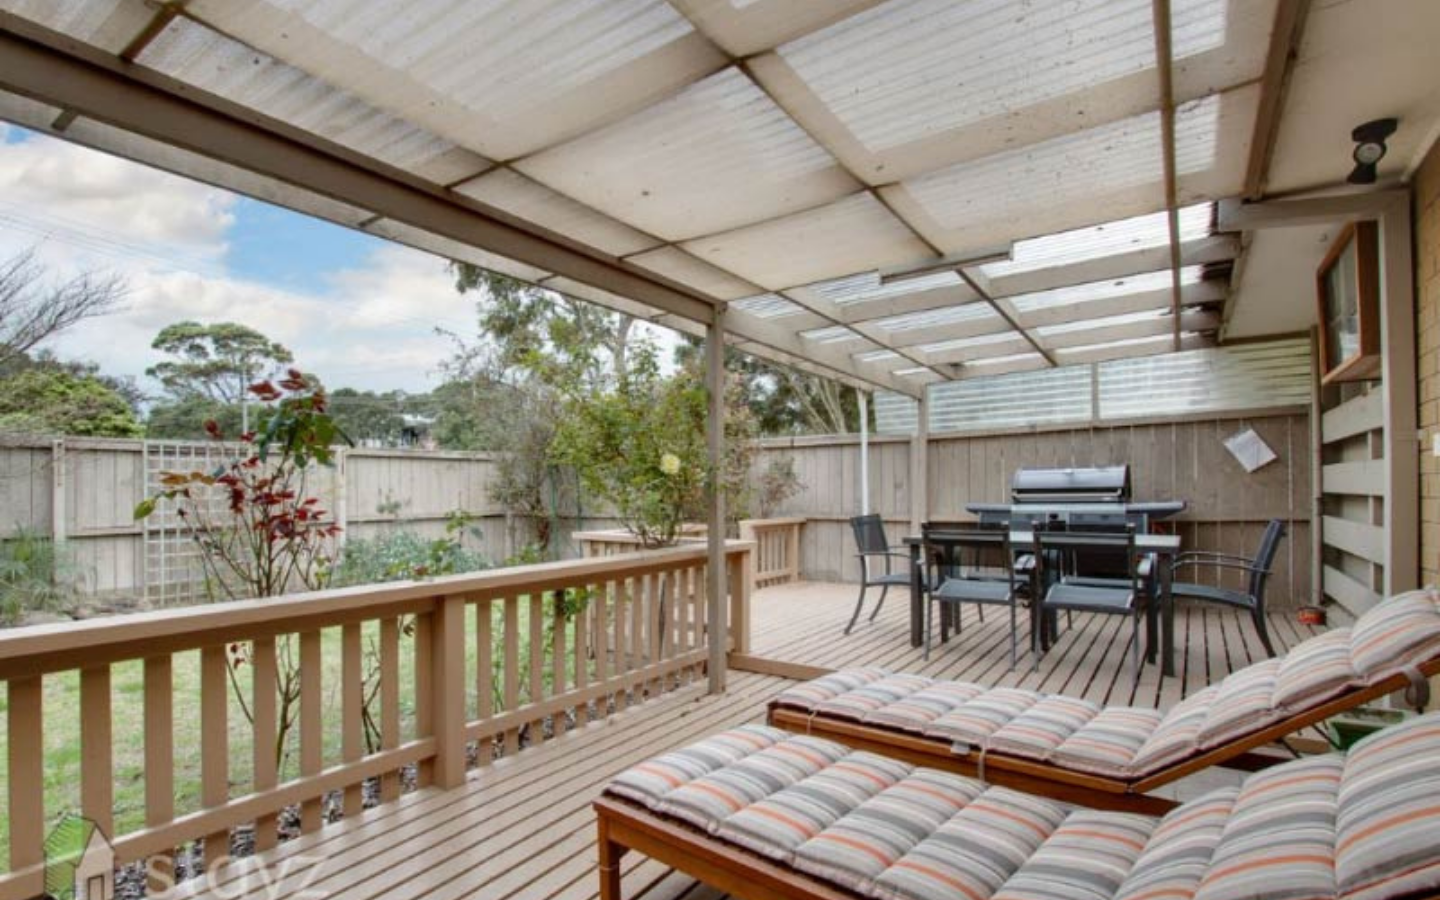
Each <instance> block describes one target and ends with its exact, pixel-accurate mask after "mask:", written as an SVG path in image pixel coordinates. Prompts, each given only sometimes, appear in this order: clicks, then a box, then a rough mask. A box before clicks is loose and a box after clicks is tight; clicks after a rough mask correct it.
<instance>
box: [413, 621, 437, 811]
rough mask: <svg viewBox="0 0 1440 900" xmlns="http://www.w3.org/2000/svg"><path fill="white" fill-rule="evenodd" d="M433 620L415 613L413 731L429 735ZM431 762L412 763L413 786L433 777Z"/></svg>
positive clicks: (426, 784) (432, 701) (432, 723)
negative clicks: (414, 764)
mask: <svg viewBox="0 0 1440 900" xmlns="http://www.w3.org/2000/svg"><path fill="white" fill-rule="evenodd" d="M434 634H435V631H434V623H433V621H432V620H431V618H430V613H428V612H426V613H420V614H419V615H417V616H415V735H416V737H429V736H431V735H433V734H434V733H435V691H434V683H433V682H434V678H435V670H434V668H433V654H434V652H435V642H434ZM434 774H435V763H434V761H433V760H429V759H426V760H421V761H420V763H419V765H417V766H416V767H415V786H416V787H429V786H430V783H431V782H432V781H433V780H434Z"/></svg>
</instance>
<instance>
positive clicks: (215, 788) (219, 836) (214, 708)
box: [200, 644, 230, 870]
mask: <svg viewBox="0 0 1440 900" xmlns="http://www.w3.org/2000/svg"><path fill="white" fill-rule="evenodd" d="M228 665H230V663H229V660H227V659H226V658H225V646H224V645H223V644H221V645H219V646H214V645H212V646H209V647H205V648H202V649H201V651H200V803H201V805H202V806H204V807H205V808H206V809H213V808H215V807H217V806H221V805H223V804H224V803H225V801H227V800H229V799H230V715H229V713H230V695H229V690H230V684H229V673H228V672H227V671H226V667H227V666H228ZM204 840H205V868H206V869H207V870H209V869H210V868H211V867H212V866H214V865H215V864H216V863H217V862H219V861H220V860H221V859H224V858H225V857H228V856H229V855H230V833H229V832H228V831H216V832H212V833H210V834H207V835H205V838H204Z"/></svg>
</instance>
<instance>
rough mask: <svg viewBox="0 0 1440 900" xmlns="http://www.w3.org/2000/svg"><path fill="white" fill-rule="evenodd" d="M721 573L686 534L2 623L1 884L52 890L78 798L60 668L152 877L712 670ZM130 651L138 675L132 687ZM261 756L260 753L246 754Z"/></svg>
mask: <svg viewBox="0 0 1440 900" xmlns="http://www.w3.org/2000/svg"><path fill="white" fill-rule="evenodd" d="M750 552H751V547H750V545H748V544H745V543H741V542H732V543H731V544H730V545H729V547H728V548H727V566H728V567H729V574H728V578H729V584H730V588H729V592H730V596H729V597H728V600H727V603H726V610H727V612H726V615H727V616H728V619H729V623H728V625H726V624H725V623H721V626H720V627H726V628H727V630H728V634H729V641H730V644H731V646H732V647H733V648H734V649H735V650H736V651H737V652H743V651H744V649H745V648H747V647H748V643H749V641H748V624H746V623H748V621H749V616H748V604H749V599H750V598H749V593H748V590H747V579H746V578H745V577H744V574H743V573H744V572H745V570H746V569H747V568H748V566H749V564H750V563H749V560H748V556H749V555H750ZM705 584H706V552H705V549H704V548H703V547H679V548H672V549H667V550H660V551H652V552H644V553H631V554H625V555H621V556H611V557H605V558H603V559H589V560H576V561H568V562H560V563H547V564H542V565H535V566H523V567H516V568H511V569H505V570H501V571H495V572H485V573H480V574H476V575H464V576H455V577H450V578H441V579H436V580H434V581H427V582H405V583H399V584H387V585H374V586H370V587H364V588H355V589H346V590H334V591H325V592H319V593H313V594H300V595H293V596H289V597H283V598H274V599H268V600H260V601H242V602H237V603H225V604H217V605H207V606H202V607H192V608H189V609H183V610H163V611H155V612H149V613H141V614H137V615H133V616H125V617H116V618H110V619H97V620H91V621H87V622H78V623H73V624H69V625H66V626H63V627H62V626H40V627H35V628H24V629H15V630H13V631H10V632H5V633H0V681H4V682H5V683H6V696H7V698H8V706H7V711H6V726H7V736H8V740H7V743H8V750H7V756H8V772H7V774H8V788H9V789H8V796H7V798H6V803H7V805H6V807H5V812H6V821H7V822H8V825H9V848H8V849H9V872H8V874H0V900H23V898H28V897H33V896H39V895H40V894H41V893H42V892H43V890H44V888H45V885H44V882H43V868H44V846H43V843H42V842H43V839H44V836H45V834H46V831H47V825H48V824H49V822H50V821H51V819H50V817H51V816H53V815H54V814H55V813H57V812H60V810H54V809H46V806H45V793H44V792H45V789H46V782H47V778H46V777H45V776H46V765H47V763H46V746H47V743H46V736H47V731H48V730H49V728H50V726H52V725H54V724H56V719H55V716H56V715H58V714H59V713H58V712H57V713H52V711H51V710H50V709H49V708H48V704H47V699H46V698H47V693H48V692H47V691H46V690H45V689H44V688H45V687H46V682H47V681H49V680H50V679H55V678H57V677H58V678H62V679H63V678H64V677H66V676H67V675H73V674H74V673H77V672H78V673H79V681H80V711H81V716H80V718H81V737H80V743H81V747H80V752H79V758H80V809H79V810H77V812H81V813H83V814H84V815H85V816H86V817H88V818H89V819H91V820H92V821H94V822H95V823H97V824H98V825H99V826H100V827H101V828H103V829H104V830H105V832H106V833H107V834H109V835H110V836H111V838H112V843H113V846H114V849H115V852H116V861H117V862H118V863H121V864H124V863H128V862H133V861H137V860H142V859H147V858H149V859H150V864H151V866H152V872H163V871H164V867H165V865H167V860H170V859H173V857H172V854H173V852H174V848H175V847H177V846H179V845H182V844H185V843H186V842H190V841H194V840H197V839H198V840H203V841H204V856H205V859H206V861H207V863H209V862H212V861H214V860H216V859H218V858H220V857H221V856H224V855H227V854H228V852H229V846H230V842H229V833H230V831H231V830H232V829H234V828H236V827H238V826H241V825H245V824H248V823H254V825H255V841H256V846H257V848H258V849H261V850H264V849H267V848H269V847H272V846H274V844H275V843H276V840H277V828H276V825H277V816H278V815H279V814H280V813H281V812H282V811H284V810H285V809H286V808H287V807H295V806H298V807H299V809H300V822H301V829H302V830H303V831H307V832H308V831H314V830H316V829H318V828H320V827H321V825H322V824H323V821H322V802H323V798H324V796H325V795H326V794H328V793H331V792H340V794H341V797H342V799H341V801H340V806H341V809H342V811H343V815H344V816H353V815H356V814H358V813H359V811H360V810H361V808H362V790H363V784H364V783H365V782H367V781H370V780H372V779H373V780H378V792H379V796H380V799H381V800H382V801H384V800H390V799H393V798H395V797H397V796H398V795H399V793H400V791H401V786H402V776H403V775H404V772H403V770H405V769H406V768H407V767H412V766H413V767H415V771H414V783H415V784H417V785H420V786H424V785H426V784H432V783H433V784H436V785H438V786H441V787H455V786H458V785H459V784H460V783H461V781H462V780H463V779H464V776H465V771H466V766H467V755H470V756H472V757H473V758H474V760H475V761H476V764H478V765H481V766H483V765H487V764H489V763H490V762H491V760H492V759H493V757H494V755H495V754H496V753H499V754H502V755H503V754H511V753H515V752H517V751H520V748H521V747H522V746H525V747H533V746H536V745H538V744H540V743H542V742H544V741H547V740H551V739H553V738H555V737H558V736H560V735H561V734H564V733H565V732H566V731H569V730H572V729H575V728H580V727H582V726H584V725H585V724H586V723H587V722H590V721H594V720H596V719H604V718H605V717H606V716H607V715H608V714H609V712H610V711H611V710H614V709H623V708H625V706H626V705H627V704H628V703H632V702H639V701H640V700H641V699H643V698H645V697H650V696H656V695H658V694H660V693H663V692H666V691H670V690H674V689H676V688H678V687H679V686H681V685H684V684H687V683H689V682H691V681H693V680H695V679H696V678H697V677H698V676H699V673H700V672H701V670H702V669H703V667H704V664H705V661H706V658H707V654H706V632H707V629H709V628H710V627H712V625H713V624H714V623H711V622H709V621H708V619H707V602H706V596H705ZM567 613H568V616H567ZM567 619H568V622H567ZM337 639H338V656H339V660H340V661H339V666H338V672H336V671H329V672H327V671H326V669H325V656H326V653H327V651H326V650H324V649H322V648H324V647H327V646H328V647H332V648H333V647H334V646H335V642H336V640H337ZM237 647H243V648H245V649H246V657H245V659H246V661H247V663H248V665H247V667H246V669H247V675H248V680H249V682H250V683H249V685H248V686H246V687H245V688H244V689H243V694H244V699H243V701H242V702H244V703H246V704H248V707H247V708H248V710H249V716H248V718H249V719H250V721H251V723H252V724H251V727H250V728H249V734H248V735H245V737H247V738H249V741H248V743H249V745H250V747H248V748H237V747H234V746H232V743H231V741H232V735H233V734H234V732H235V728H236V726H237V724H243V723H237V722H236V721H235V717H234V715H233V711H232V706H231V699H232V698H231V692H232V688H233V690H235V691H236V692H237V693H240V692H242V687H241V685H242V682H241V681H239V680H235V678H234V673H233V672H232V667H233V665H234V659H235V656H234V654H235V653H236V651H237ZM402 650H404V651H405V653H404V656H405V659H404V660H402ZM195 651H198V653H199V694H200V711H199V717H200V720H201V729H200V736H199V746H198V752H199V756H200V782H201V784H200V793H201V797H200V808H199V809H196V810H191V811H185V812H183V813H182V812H178V811H177V810H176V790H175V787H176V757H177V753H176V750H177V748H176V746H175V741H174V734H175V728H174V723H175V718H176V698H177V688H184V687H187V686H186V685H183V684H178V683H177V681H178V679H177V678H176V677H175V676H176V670H177V668H178V664H177V658H178V657H179V656H180V655H182V654H187V653H193V652H195ZM402 662H403V663H404V667H405V668H409V669H410V670H411V671H410V675H411V677H410V678H408V679H405V678H402V677H401V672H402ZM136 665H139V666H142V667H143V679H142V681H143V689H142V690H138V691H137V690H135V689H134V688H136V687H137V686H142V685H137V684H132V683H130V682H131V681H133V680H134V678H133V674H134V672H133V670H134V667H135V666H136ZM122 667H124V668H123V671H124V673H125V678H126V679H127V680H126V683H125V684H124V685H123V686H122V685H120V684H116V683H114V681H113V678H114V677H118V676H117V675H116V673H117V672H121V671H122ZM367 668H369V669H370V671H368V672H367V671H366V669H367ZM337 674H338V685H337V683H336V681H334V680H333V679H334V678H335V677H336V675H337ZM292 676H293V677H294V678H295V682H294V683H295V684H296V690H297V691H298V697H296V698H295V699H296V700H297V701H298V703H297V706H296V708H295V711H296V712H297V714H298V719H297V720H296V722H297V726H296V727H297V729H298V744H299V773H298V775H297V776H296V777H293V778H288V779H286V780H281V777H280V773H279V772H278V771H277V765H276V746H277V745H276V741H277V736H278V731H277V729H278V728H280V727H281V726H280V723H281V722H283V721H285V720H286V715H285V713H286V710H285V709H284V703H285V701H284V700H283V698H284V697H285V696H286V691H285V689H284V685H285V684H286V683H287V679H289V678H290V677H292ZM337 686H338V688H339V690H338V695H339V697H340V701H339V702H340V705H341V707H342V713H343V714H342V716H341V717H340V723H341V724H340V728H341V730H342V732H343V734H342V740H341V742H340V747H339V758H338V759H336V758H333V757H332V758H326V752H325V749H326V748H325V746H324V740H323V735H322V729H323V728H324V725H323V715H322V702H323V701H322V698H324V697H326V696H333V695H335V694H336V693H337V691H336V687H337ZM277 707H278V708H277ZM402 711H404V712H405V713H407V714H408V715H407V718H408V719H409V721H407V722H406V723H404V724H405V725H406V726H407V727H406V728H403V729H402ZM71 712H72V714H73V710H72V711H71ZM367 719H372V720H373V721H374V722H375V723H376V725H377V727H378V746H375V745H373V744H372V745H368V746H367V741H366V733H365V731H364V723H365V722H366V720H367ZM127 721H140V722H143V740H142V741H141V743H143V747H142V748H139V749H138V750H137V748H136V747H134V746H131V745H129V744H126V743H125V742H117V741H115V740H113V736H112V728H113V727H114V726H115V725H116V724H118V723H123V722H127ZM251 748H253V749H251ZM245 750H249V751H250V752H249V753H246V752H244V751H245ZM237 751H240V752H237ZM137 753H138V755H139V756H140V759H139V760H138V761H137V759H136V758H135V757H136V756H137ZM247 755H253V759H250V760H249V761H248V762H245V761H244V760H243V757H244V756H247ZM237 758H241V759H237ZM241 763H243V765H241ZM137 764H138V768H139V770H140V772H141V774H142V776H143V780H144V797H145V799H144V821H143V823H142V824H139V825H131V826H130V827H126V828H122V829H121V830H120V831H118V832H117V830H116V827H115V826H116V824H117V820H116V816H115V798H114V791H115V785H116V783H117V777H116V776H117V773H118V772H120V771H127V770H133V769H134V768H135V767H136V766H137ZM237 768H248V774H240V775H237V772H236V769H237ZM232 785H238V786H239V787H240V790H239V791H236V790H233V789H232Z"/></svg>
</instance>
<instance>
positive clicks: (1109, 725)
mask: <svg viewBox="0 0 1440 900" xmlns="http://www.w3.org/2000/svg"><path fill="white" fill-rule="evenodd" d="M1162 718H1163V714H1162V713H1161V712H1160V711H1159V710H1155V709H1142V708H1140V707H1134V706H1107V707H1105V708H1104V709H1103V710H1101V711H1100V714H1099V715H1097V716H1096V717H1095V718H1093V719H1091V720H1090V721H1089V722H1087V723H1086V724H1085V727H1084V728H1081V729H1080V730H1079V731H1077V732H1075V733H1074V734H1072V735H1070V736H1069V737H1068V738H1066V739H1065V742H1064V743H1063V744H1061V745H1060V746H1059V747H1056V748H1055V752H1054V753H1052V754H1050V761H1051V762H1053V763H1055V764H1056V765H1060V766H1064V767H1065V768H1067V769H1075V770H1077V771H1080V772H1093V773H1094V774H1096V775H1108V776H1111V777H1115V778H1123V777H1125V776H1128V775H1129V774H1130V772H1131V771H1132V769H1133V768H1134V762H1135V755H1136V754H1137V753H1139V752H1140V747H1141V746H1143V745H1144V743H1145V741H1146V740H1147V739H1148V738H1149V737H1150V735H1152V734H1154V733H1155V731H1156V729H1158V728H1159V727H1160V722H1161V720H1162Z"/></svg>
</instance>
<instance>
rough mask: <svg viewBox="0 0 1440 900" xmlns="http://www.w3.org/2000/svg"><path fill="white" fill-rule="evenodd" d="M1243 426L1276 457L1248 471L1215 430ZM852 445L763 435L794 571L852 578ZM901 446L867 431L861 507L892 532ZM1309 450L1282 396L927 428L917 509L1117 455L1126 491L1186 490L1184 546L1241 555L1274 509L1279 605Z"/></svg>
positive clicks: (985, 496) (897, 519)
mask: <svg viewBox="0 0 1440 900" xmlns="http://www.w3.org/2000/svg"><path fill="white" fill-rule="evenodd" d="M1252 427H1253V428H1254V429H1255V430H1256V431H1257V432H1258V433H1259V434H1260V436H1261V437H1262V438H1264V440H1265V442H1266V443H1268V444H1269V445H1270V447H1271V448H1272V449H1274V451H1275V452H1276V454H1277V456H1278V459H1277V460H1276V461H1275V462H1273V463H1271V464H1270V465H1268V466H1265V467H1264V468H1262V469H1260V470H1258V471H1257V472H1254V473H1253V474H1248V473H1246V472H1245V470H1244V469H1243V468H1242V467H1241V466H1240V465H1239V464H1238V463H1237V462H1236V461H1235V460H1234V459H1233V458H1232V457H1231V456H1230V454H1229V452H1228V451H1227V450H1226V448H1225V446H1224V444H1223V441H1224V439H1225V438H1227V437H1230V436H1231V435H1233V434H1235V433H1237V432H1239V431H1242V430H1243V429H1245V428H1252ZM857 445H858V438H857V437H856V436H854V435H844V436H826V437H804V438H787V439H770V440H766V441H764V442H763V451H762V454H761V460H760V465H764V464H765V463H766V461H767V460H768V459H772V458H775V457H790V458H791V459H793V460H794V464H795V470H796V473H797V474H798V476H799V479H800V483H801V485H802V489H801V491H800V493H799V494H798V495H796V496H795V497H793V498H791V499H790V500H789V501H787V502H785V503H784V504H782V505H781V506H780V508H779V509H778V510H777V514H778V515H784V516H799V517H803V518H804V519H805V520H806V522H807V524H806V526H805V529H804V533H803V537H802V538H801V548H800V559H801V562H802V570H801V577H802V578H804V579H806V580H812V581H855V580H858V578H859V568H858V565H857V564H856V562H855V556H854V553H855V548H854V540H853V538H852V536H851V534H850V527H849V524H848V519H849V517H850V516H852V515H855V514H856V512H858V511H859V509H860V505H861V504H860V489H859V486H860V475H859V461H860V454H859V452H858V449H857ZM909 454H910V440H909V439H908V438H904V437H893V436H884V437H878V438H874V439H872V445H871V448H870V504H869V506H870V509H871V511H873V512H877V513H879V514H880V515H881V516H882V517H883V518H884V520H885V523H886V528H887V530H888V531H889V533H890V535H891V538H892V540H895V541H898V540H899V538H900V537H902V536H903V535H904V534H905V533H907V532H908V531H909V530H910V455H909ZM1311 460H1312V454H1311V451H1310V424H1309V415H1308V410H1306V409H1303V408H1293V407H1292V408H1284V409H1278V410H1268V411H1261V412H1250V413H1244V414H1233V415H1206V416H1204V417H1188V418H1172V419H1149V420H1144V421H1135V422H1128V423H1122V424H1114V425H1108V424H1107V425H1104V426H1093V427H1090V426H1087V427H1074V426H1069V427H1047V428H1037V429H1033V430H1026V431H1023V432H1022V431H1014V430H1011V431H1007V432H984V433H971V434H932V435H931V436H930V446H929V454H928V469H929V471H928V478H927V481H928V484H929V486H930V488H929V490H930V496H929V511H928V517H929V518H932V519H966V518H970V515H969V514H968V513H967V512H966V511H965V504H967V503H998V502H1007V501H1008V499H1009V490H1010V478H1011V476H1012V475H1013V474H1014V472H1015V470H1016V469H1018V468H1021V467H1025V466H1091V465H1107V464H1114V463H1129V464H1130V466H1131V472H1132V476H1133V478H1134V493H1135V497H1136V499H1139V500H1148V499H1172V498H1173V499H1183V500H1187V501H1189V503H1190V506H1189V509H1187V510H1186V512H1185V513H1184V514H1182V515H1181V516H1179V517H1177V518H1176V519H1175V520H1173V522H1172V524H1173V527H1174V528H1175V530H1176V531H1177V532H1178V533H1179V534H1180V535H1181V537H1182V538H1183V539H1184V545H1185V547H1186V548H1187V549H1189V548H1193V549H1206V550H1219V551H1223V552H1226V553H1237V554H1243V555H1252V554H1253V553H1254V552H1255V549H1256V547H1257V546H1258V544H1259V540H1260V534H1261V532H1262V531H1263V530H1264V528H1265V524H1266V522H1268V521H1269V520H1270V519H1272V518H1279V519H1283V520H1285V521H1286V522H1287V523H1288V525H1289V528H1290V532H1289V537H1288V538H1287V539H1286V541H1285V543H1284V544H1283V545H1282V547H1281V550H1280V556H1279V559H1278V560H1277V562H1276V577H1275V579H1274V580H1273V581H1272V583H1271V588H1270V591H1271V592H1270V599H1271V601H1272V603H1274V604H1275V605H1276V606H1277V607H1281V608H1284V607H1287V606H1291V605H1299V604H1304V603H1310V602H1312V597H1313V593H1312V568H1311V567H1312V552H1311V539H1310V527H1311V524H1310V519H1311V507H1312V500H1313V498H1312V487H1311V468H1312V466H1311ZM1191 576H1195V577H1194V578H1193V579H1192V580H1197V581H1202V582H1210V583H1213V582H1215V581H1216V580H1217V579H1219V578H1221V577H1222V574H1221V573H1219V572H1217V571H1198V572H1196V571H1189V572H1187V573H1185V575H1184V576H1183V577H1186V578H1190V577H1191ZM1224 583H1227V584H1231V583H1233V582H1232V581H1226V582H1224Z"/></svg>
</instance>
